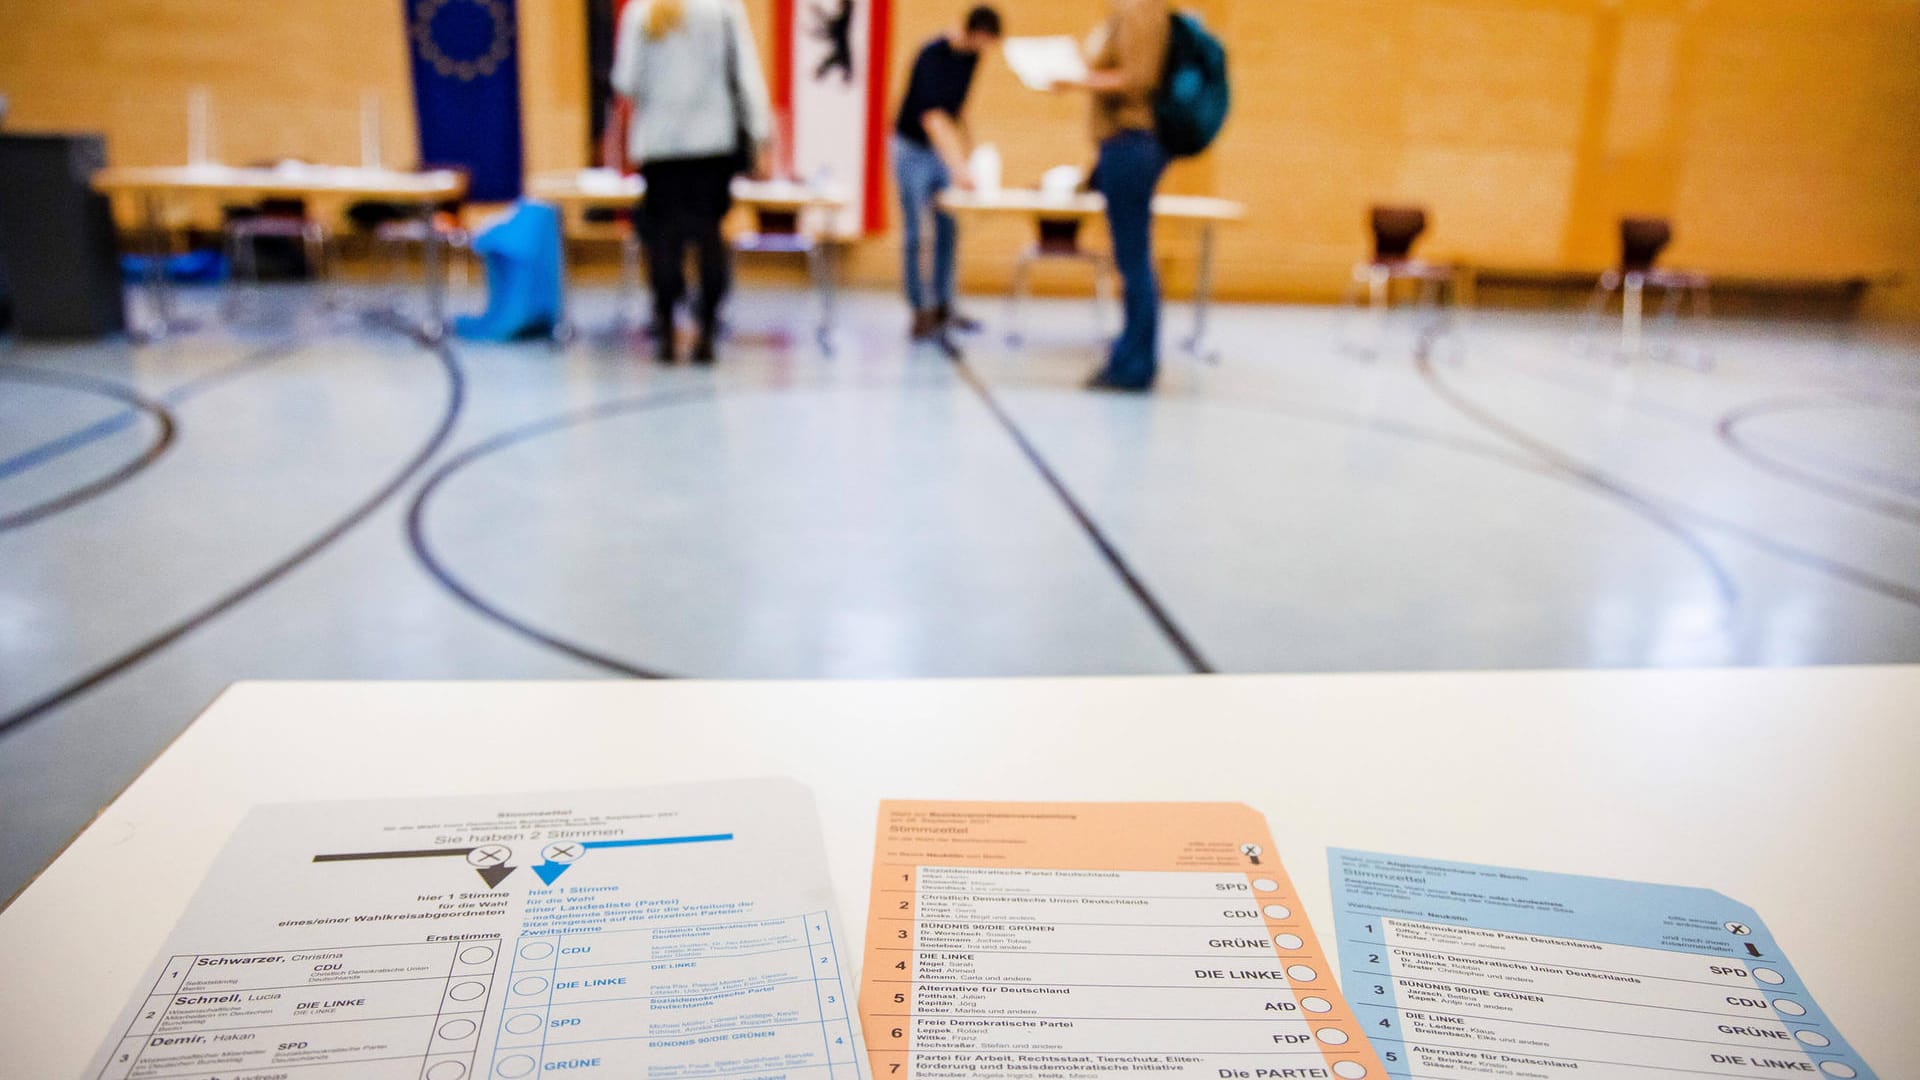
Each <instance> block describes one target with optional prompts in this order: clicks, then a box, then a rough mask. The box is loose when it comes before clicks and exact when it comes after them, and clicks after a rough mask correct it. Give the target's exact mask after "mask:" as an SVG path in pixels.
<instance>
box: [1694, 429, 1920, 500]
mask: <svg viewBox="0 0 1920 1080" xmlns="http://www.w3.org/2000/svg"><path fill="white" fill-rule="evenodd" d="M1821 408H1826V409H1845V408H1887V407H1886V406H1870V405H1867V404H1865V403H1853V402H1832V401H1817V400H1808V399H1805V398H1799V399H1795V398H1787V399H1781V400H1775V401H1764V402H1761V403H1759V404H1757V405H1747V406H1743V407H1741V408H1738V409H1735V410H1733V411H1732V412H1729V413H1727V414H1726V415H1724V416H1722V417H1721V418H1720V422H1719V423H1718V424H1716V425H1714V430H1715V431H1716V432H1717V433H1718V434H1719V436H1720V442H1721V444H1722V445H1724V446H1726V448H1727V449H1728V450H1731V451H1732V452H1733V453H1734V454H1735V455H1737V456H1738V457H1740V458H1741V459H1742V460H1744V461H1746V462H1747V463H1748V464H1749V465H1752V466H1754V467H1755V468H1757V469H1759V470H1760V471H1762V472H1764V473H1767V474H1768V475H1770V476H1772V477H1774V478H1775V479H1777V480H1782V481H1785V482H1786V483H1789V484H1793V485H1795V486H1797V487H1802V488H1805V489H1807V490H1809V491H1812V492H1815V493H1816V494H1820V495H1824V496H1826V497H1827V498H1830V499H1836V500H1838V501H1840V502H1844V503H1848V504H1851V505H1853V506H1857V507H1859V508H1860V509H1862V510H1867V511H1870V512H1872V513H1875V514H1880V515H1882V516H1883V517H1890V518H1893V519H1895V520H1896V521H1905V522H1908V523H1909V524H1914V525H1920V507H1916V506H1912V505H1909V504H1907V503H1902V502H1898V501H1895V500H1893V499H1885V498H1881V497H1880V496H1878V495H1873V494H1870V493H1868V492H1864V491H1858V490H1856V489H1854V488H1851V487H1848V486H1847V485H1845V484H1839V483H1835V482H1834V481H1832V480H1829V479H1827V478H1826V477H1824V476H1821V475H1819V474H1818V473H1815V472H1813V471H1811V470H1808V469H1805V468H1802V467H1801V466H1799V465H1796V464H1795V463H1793V462H1791V461H1787V460H1784V459H1782V458H1780V457H1778V456H1775V455H1772V454H1768V453H1765V452H1764V451H1762V450H1760V449H1759V448H1758V447H1756V446H1754V445H1753V444H1752V443H1751V442H1748V441H1747V440H1746V439H1743V438H1741V437H1740V425H1741V424H1744V423H1746V422H1747V421H1749V420H1752V419H1754V418H1755V417H1759V416H1767V415H1777V414H1779V413H1790V412H1807V411H1810V410H1813V409H1821ZM1890 411H1894V412H1904V411H1905V410H1901V409H1893V410H1890ZM1916 422H1920V417H1917V418H1916ZM1836 471H1846V472H1848V473H1849V475H1851V476H1853V477H1854V478H1855V479H1859V478H1860V474H1859V473H1857V472H1853V471H1852V470H1836Z"/></svg>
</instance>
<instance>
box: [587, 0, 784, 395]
mask: <svg viewBox="0 0 1920 1080" xmlns="http://www.w3.org/2000/svg"><path fill="white" fill-rule="evenodd" d="M759 57H760V54H759V51H758V50H757V49H756V48H755V47H754V42H753V30H752V28H751V27H750V26H749V25H748V23H747V13H746V9H745V7H744V6H743V5H742V3H741V0H630V2H629V3H628V4H627V7H626V10H625V11H624V12H623V13H622V14H621V17H620V30H619V35H618V38H617V42H616V45H615V51H614V60H613V73H612V79H611V82H612V84H613V89H614V90H615V91H616V92H618V93H619V94H620V95H621V96H622V97H624V98H626V99H627V100H628V101H629V102H631V103H632V105H633V121H632V125H631V127H630V129H629V131H628V139H627V153H628V156H629V157H631V158H632V159H633V162H634V163H635V164H636V165H638V166H639V167H640V175H641V176H642V177H643V178H644V179H645V180H646V182H647V191H646V196H645V198H644V200H643V201H642V203H641V205H640V206H639V207H638V209H637V210H636V211H635V217H634V220H635V222H636V223H637V225H638V229H639V233H640V243H641V246H642V247H643V248H644V249H645V251H646V260H647V275H648V277H649V278H650V279H651V281H652V286H653V333H654V343H655V349H656V350H657V352H656V356H657V358H658V359H659V360H660V362H661V363H664V364H671V363H673V362H674V360H675V359H676V354H675V343H674V311H675V309H676V308H677V307H678V305H679V303H680V299H681V297H682V296H683V295H684V294H685V292H686V254H687V248H688V247H689V246H691V247H692V248H693V250H694V253H695V255H696V256H697V257H698V259H699V263H700V292H699V297H698V305H697V310H696V312H695V315H696V318H697V321H698V325H699V337H698V338H697V340H696V344H695V345H694V348H693V362H694V363H696V364H710V363H712V362H713V359H714V339H715V336H716V334H717V332H718V328H719V322H720V305H721V304H722V302H723V301H725V299H726V295H727V291H728V289H729V288H730V287H731V285H732V277H733V274H732V266H731V263H730V258H731V256H730V253H729V251H728V250H727V244H726V240H725V239H724V238H723V237H722V236H721V235H720V225H721V222H722V220H723V219H725V217H726V216H727V212H728V211H730V210H731V209H732V208H733V192H732V183H733V178H734V177H735V176H737V175H739V174H741V173H745V172H752V173H753V174H754V175H755V176H765V175H767V171H768V166H767V144H768V139H769V138H770V137H771V134H772V130H773V118H772V110H771V108H770V107H769V105H768V101H767V83H766V79H765V77H764V76H763V75H762V74H761V71H760V61H759Z"/></svg>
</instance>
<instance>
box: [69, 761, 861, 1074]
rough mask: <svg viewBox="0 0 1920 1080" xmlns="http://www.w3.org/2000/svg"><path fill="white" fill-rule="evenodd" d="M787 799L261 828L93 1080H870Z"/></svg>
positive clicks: (458, 808)
mask: <svg viewBox="0 0 1920 1080" xmlns="http://www.w3.org/2000/svg"><path fill="white" fill-rule="evenodd" d="M833 907H834V905H833V897H832V895H831V889H830V887H829V884H828V879H827V873H826V863H825V856H824V853H823V850H822V845H821V840H820V833H819V827H818V824H817V822H816V819H815V815H814V809H813V802H812V797H811V795H810V794H809V793H808V792H807V791H806V789H805V788H802V787H800V786H799V785H797V784H793V783H789V782H786V781H779V780H758V781H741V782H728V783H715V784H696V785H686V786H675V787H659V788H644V789H636V790H631V791H595V792H565V793H556V794H536V795H503V796H498V797H476V798H458V799H414V800H402V801H380V802H342V803H298V804H283V805H270V806H262V807H259V808H257V809H255V810H254V811H253V812H252V813H251V814H250V815H249V816H248V817H247V818H246V819H245V821H244V822H242V824H241V825H240V827H239V829H238V830H237V831H236V833H235V834H234V836H233V839H232V840H231V841H230V842H229V844H228V845H227V848H226V850H225V851H224V852H223V853H222V855H221V856H220V858H219V860H218V862H216V864H215V865H214V868H213V870H212V871H211V872H210V873H209V875H208V877H207V879H206V881H205V883H204V884H203V885H202V887H201V889H200V892H199V893H198V895H197V896H196V897H195V898H194V900H193V903H192V905H191V907H190V908H189V910H188V911H187V913H186V915H185V917H184V918H182V920H181V921H180V923H179V924H178V926H177V927H176V928H175V929H174V932H173V934H172V936H171V937H170V939H169V940H168V942H167V944H166V947H165V948H164V949H163V950H162V952H161V955H160V956H159V958H158V959H157V960H155V962H154V964H153V967H152V970H150V971H149V972H147V974H146V975H145V976H143V977H142V979H141V981H140V983H139V986H138V989H137V990H135V991H134V997H133V1000H132V1002H131V1003H130V1004H129V1005H128V1007H127V1009H126V1012H125V1014H124V1015H123V1016H122V1017H121V1018H120V1021H119V1024H118V1026H117V1027H116V1028H115V1030H114V1031H113V1033H112V1036H111V1038H110V1039H109V1041H108V1043H107V1044H106V1046H105V1047H104V1048H103V1049H102V1050H101V1051H100V1054H99V1057H98V1058H97V1060H96V1061H95V1062H94V1065H93V1067H92V1069H91V1070H90V1072H89V1073H88V1074H87V1075H88V1076H92V1077H99V1078H114V1080H141V1078H147V1077H152V1078H160V1077H166V1078H169V1080H181V1078H209V1080H211V1078H214V1077H219V1078H222V1080H234V1078H237V1077H261V1078H264V1077H274V1078H284V1080H335V1078H341V1080H345V1078H352V1080H389V1078H392V1080H399V1078H405V1080H422V1078H425V1080H461V1078H466V1077H474V1078H482V1080H490V1078H493V1077H502V1078H505V1080H514V1078H517V1077H532V1076H554V1075H565V1076H571V1077H595V1076H598V1077H606V1078H609V1080H611V1078H614V1077H619V1078H622V1080H625V1078H629V1077H657V1078H668V1077H671V1078H674V1080H701V1078H706V1077H729V1078H735V1077H740V1078H752V1077H769V1078H771V1077H787V1078H793V1080H865V1077H866V1063H865V1060H864V1058H865V1055H864V1052H863V1051H862V1049H861V1044H860V1033H859V1030H858V1027H857V1024H856V1021H855V1017H854V1015H853V1012H852V1010H850V1009H849V1008H848V1005H849V1000H850V999H849V998H848V996H847V990H848V989H849V988H851V986H852V982H851V978H850V973H848V972H847V971H846V970H845V968H844V965H843V964H842V957H843V950H842V946H841V944H840V938H839V934H840V932H841V930H842V926H841V924H840V923H839V921H838V920H837V919H836V918H835V916H834V911H833Z"/></svg>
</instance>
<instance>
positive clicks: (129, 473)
mask: <svg viewBox="0 0 1920 1080" xmlns="http://www.w3.org/2000/svg"><path fill="white" fill-rule="evenodd" d="M0 379H12V380H14V381H15V382H28V383H39V384H41V385H43V386H57V387H60V388H62V389H66V390H77V391H80V392H82V393H90V394H95V395H98V396H101V397H109V398H112V399H114V400H115V401H118V402H120V403H122V404H124V405H126V406H127V407H128V409H129V413H128V415H129V416H139V415H142V414H144V415H146V416H150V417H152V418H153V421H154V424H155V425H156V428H157V430H156V431H155V432H154V437H153V441H152V442H150V443H148V444H147V448H146V449H145V450H143V451H142V452H141V453H140V456H139V457H136V458H134V459H133V460H132V461H129V462H127V463H126V464H124V465H122V466H120V467H119V468H117V469H114V470H113V471H112V472H109V473H107V474H106V475H105V476H101V477H98V478H97V479H94V480H91V481H89V482H87V483H85V484H82V485H80V486H79V487H77V488H74V489H72V490H71V491H67V492H64V493H63V494H60V495H56V496H54V497H53V498H51V499H47V500H45V501H42V502H38V503H35V504H33V505H32V506H28V507H26V508H25V509H23V510H16V511H14V512H13V513H11V514H5V515H0V533H4V532H8V531H11V530H13V529H18V528H22V527H24V526H27V525H31V524H33V523H34V522H36V521H42V520H45V519H46V518H49V517H52V516H53V515H55V514H58V513H60V512H62V511H64V510H71V509H73V508H74V507H76V506H79V505H80V504H82V503H85V502H87V501H89V500H92V499H95V498H98V497H99V496H101V495H105V494H106V493H107V492H109V491H112V490H113V489H114V488H116V487H119V486H120V485H121V484H123V483H126V482H127V481H128V480H131V479H133V478H134V477H135V476H137V475H139V474H140V473H141V472H142V471H143V470H145V469H146V468H147V466H149V465H152V464H153V463H154V462H156V461H158V460H160V456H161V455H162V454H165V453H166V452H167V449H168V448H169V447H171V446H172V445H173V437H174V431H175V424H174V420H173V413H171V412H169V411H168V410H167V407H166V406H165V405H163V404H161V403H160V402H158V401H155V400H153V399H152V398H149V397H145V396H144V395H142V394H140V393H139V392H138V391H135V390H131V389H128V388H127V387H124V386H121V385H119V384H118V383H114V382H109V381H107V380H105V379H96V378H94V377H93V376H90V375H75V374H71V373H69V372H64V371H50V370H47V369H45V368H33V367H20V366H15V365H12V364H7V365H0ZM95 426H98V425H95ZM124 426H125V425H124V424H121V425H119V426H118V427H115V428H114V429H113V430H115V431H117V430H119V427H124ZM111 433H112V432H111V431H109V432H105V433H103V434H102V435H100V436H94V438H100V437H104V435H106V434H111ZM55 441H56V442H58V441H61V440H55ZM87 441H92V439H89V440H87ZM42 445H43V446H45V445H48V444H42ZM79 445H84V444H76V445H74V446H72V447H68V448H67V449H78V447H79ZM38 449H39V448H38V447H36V448H35V450H38ZM35 450H29V451H27V454H25V455H20V456H19V457H16V458H14V459H11V460H10V461H9V462H8V464H12V463H13V461H18V460H20V458H21V457H26V456H28V455H31V454H33V453H34V452H35ZM65 452H67V451H66V450H61V451H60V453H65ZM52 456H58V454H55V455H52ZM44 460H51V457H49V458H46V459H44ZM40 463H41V461H40V460H34V461H31V462H30V463H29V464H27V465H26V466H24V467H19V468H16V469H14V470H13V473H19V472H25V471H26V469H27V468H31V467H33V466H34V465H37V464H40ZM4 475H11V474H0V476H4Z"/></svg>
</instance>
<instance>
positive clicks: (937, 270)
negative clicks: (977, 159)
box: [893, 4, 1003, 341]
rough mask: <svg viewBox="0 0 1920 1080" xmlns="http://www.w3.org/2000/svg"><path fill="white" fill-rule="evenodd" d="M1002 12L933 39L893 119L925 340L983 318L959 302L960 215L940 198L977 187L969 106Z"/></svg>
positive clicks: (910, 295) (915, 333)
mask: <svg viewBox="0 0 1920 1080" xmlns="http://www.w3.org/2000/svg"><path fill="white" fill-rule="evenodd" d="M1002 32H1003V31H1002V26H1001V22H1000V13H999V12H997V11H995V10H994V9H993V8H991V7H988V6H986V5H984V4H983V5H980V6H978V7H975V8H974V9H973V10H971V11H969V12H967V17H966V19H965V20H964V21H963V22H962V23H961V25H960V26H959V27H958V28H957V29H953V30H949V31H947V32H946V33H944V34H941V35H940V36H939V37H936V38H934V39H933V40H932V41H929V42H928V43H927V44H926V45H925V46H924V47H922V48H921V50H920V53H919V55H918V56H916V57H915V58H914V61H913V73H912V75H910V76H909V77H908V79H907V92H906V96H905V97H904V98H903V99H902V100H901V102H900V114H899V116H898V117H897V118H896V119H895V120H894V125H893V176H894V181H895V186H897V187H898V188H899V189H900V210H901V214H902V215H903V221H902V225H903V227H904V228H903V236H902V241H903V248H904V251H903V261H904V263H905V267H904V273H903V275H902V277H903V279H904V281H905V285H906V290H907V303H908V304H909V305H911V306H912V308H913V328H912V331H911V334H912V337H913V339H914V340H916V341H925V340H930V339H934V338H937V337H939V336H940V335H941V334H942V333H944V332H945V331H946V330H949V329H956V330H974V329H978V324H976V323H974V322H973V321H972V320H970V319H966V318H964V317H961V316H959V315H957V314H956V313H955V312H954V309H953V301H954V290H955V263H956V260H957V258H958V248H959V242H960V233H959V227H958V226H957V225H956V224H955V222H954V220H953V215H951V214H949V213H947V212H946V211H945V210H942V209H940V206H939V204H938V202H937V201H936V200H937V199H938V198H939V196H940V193H941V192H942V191H945V190H946V189H947V188H948V187H949V186H958V187H959V188H960V189H961V190H970V189H971V188H972V187H973V178H972V176H971V175H970V173H969V166H968V158H969V157H970V156H971V155H972V153H973V145H972V143H973V140H972V137H971V135H970V134H969V133H968V131H967V124H966V119H965V117H964V115H963V114H964V112H965V109H966V106H967V95H968V93H969V92H970V91H971V90H972V89H973V74H974V71H975V69H976V68H978V66H979V63H980V56H981V54H982V53H985V52H986V51H987V50H989V49H991V48H993V47H994V46H995V45H997V44H999V42H1000V39H1001V35H1002ZM929 218H931V220H932V225H933V281H932V283H931V287H929V284H928V282H927V279H926V260H925V253H924V251H923V246H922V237H923V235H924V233H925V231H926V228H927V224H928V219H929Z"/></svg>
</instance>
